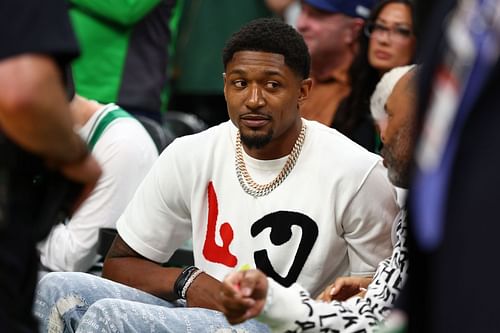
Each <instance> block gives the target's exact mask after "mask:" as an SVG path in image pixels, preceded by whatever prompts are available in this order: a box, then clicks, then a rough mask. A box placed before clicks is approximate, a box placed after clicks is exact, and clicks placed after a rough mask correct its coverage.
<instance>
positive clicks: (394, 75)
mask: <svg viewBox="0 0 500 333" xmlns="http://www.w3.org/2000/svg"><path fill="white" fill-rule="evenodd" d="M414 67H415V65H414V64H412V65H407V66H400V67H395V68H393V69H391V70H390V71H388V72H387V73H385V74H384V75H383V76H382V78H381V79H380V81H379V82H378V83H377V86H376V87H375V91H374V92H373V94H372V97H371V99H370V112H371V114H372V117H373V119H374V120H375V122H376V123H379V122H382V121H385V120H387V113H386V112H385V104H386V103H387V99H388V98H389V96H390V95H391V94H392V90H393V89H394V86H395V85H396V83H398V81H399V80H400V79H401V78H402V77H403V76H404V75H405V74H406V73H408V72H409V71H410V70H412V69H413V68H414Z"/></svg>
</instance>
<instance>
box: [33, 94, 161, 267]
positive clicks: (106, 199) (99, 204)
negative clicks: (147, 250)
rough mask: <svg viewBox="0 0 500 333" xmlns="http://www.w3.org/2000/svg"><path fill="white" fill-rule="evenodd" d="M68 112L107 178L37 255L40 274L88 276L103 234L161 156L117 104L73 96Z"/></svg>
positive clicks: (146, 134) (55, 231) (44, 244)
mask: <svg viewBox="0 0 500 333" xmlns="http://www.w3.org/2000/svg"><path fill="white" fill-rule="evenodd" d="M70 111H71V113H72V116H73V118H74V121H75V124H76V125H77V126H78V127H80V129H79V133H80V136H81V137H82V138H83V139H84V140H86V142H87V144H88V146H89V149H91V150H92V153H93V154H94V156H95V158H96V159H97V161H98V162H99V164H100V165H101V167H102V170H103V173H102V176H101V178H100V179H99V181H98V183H97V185H96V187H95V188H94V190H93V191H92V193H91V194H90V196H89V197H88V198H87V200H86V201H85V202H84V203H83V204H82V205H81V206H80V207H79V209H78V210H77V211H76V212H75V213H74V214H73V216H72V217H71V219H69V220H68V221H64V222H62V223H59V224H57V225H56V226H54V227H53V229H52V230H51V232H50V234H49V235H48V236H47V238H46V239H45V240H43V241H42V242H40V243H39V244H38V250H39V252H40V261H41V264H42V266H43V267H42V270H51V271H83V272H84V271H87V270H88V269H89V268H91V267H92V265H94V264H95V263H96V262H97V260H98V256H97V252H96V251H97V245H98V244H97V241H98V234H99V229H100V228H114V227H115V224H116V221H117V220H118V218H119V217H120V215H121V213H122V212H123V210H124V209H125V206H126V205H127V204H128V202H129V201H130V199H131V198H132V195H133V194H134V192H135V190H136V189H137V186H139V184H140V182H141V181H142V179H143V178H144V176H145V175H146V174H147V172H148V171H149V169H150V168H151V166H152V165H153V163H154V161H155V160H156V159H157V157H158V152H157V150H156V146H155V145H154V143H153V141H152V139H151V137H150V136H149V134H148V133H147V132H146V130H145V129H144V128H143V127H142V125H141V124H140V123H139V121H137V120H136V119H134V118H133V117H132V116H130V115H129V114H128V113H126V112H125V111H123V110H122V109H120V108H119V107H118V106H116V105H115V104H107V105H102V104H99V103H97V102H95V101H90V100H88V99H86V98H84V97H81V96H78V95H75V97H74V98H73V100H72V101H71V103H70ZM108 121H111V122H109V123H108ZM106 124H107V125H106Z"/></svg>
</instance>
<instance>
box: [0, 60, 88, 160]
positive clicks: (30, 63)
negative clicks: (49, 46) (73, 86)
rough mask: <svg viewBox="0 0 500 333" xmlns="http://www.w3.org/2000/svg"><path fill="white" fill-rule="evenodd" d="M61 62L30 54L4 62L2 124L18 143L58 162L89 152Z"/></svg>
mask: <svg viewBox="0 0 500 333" xmlns="http://www.w3.org/2000/svg"><path fill="white" fill-rule="evenodd" d="M61 76H62V75H61V73H60V71H59V68H58V67H57V64H56V63H55V62H54V61H53V60H52V59H51V58H49V57H46V56H42V55H36V54H30V55H23V56H16V57H12V58H7V59H5V60H2V61H0V126H1V128H2V130H3V131H4V132H5V133H6V134H7V136H8V137H9V138H11V139H12V140H13V141H14V142H16V143H17V144H19V145H20V146H21V147H23V148H24V149H26V150H28V151H31V152H33V153H35V154H37V155H40V156H41V157H43V158H45V159H46V160H47V161H48V162H49V163H52V164H54V165H63V164H71V163H77V162H79V161H81V160H83V159H84V158H85V156H86V155H87V154H88V151H87V148H86V144H85V142H83V140H81V138H80V137H79V136H78V135H77V134H76V133H75V131H74V129H73V121H72V119H71V114H70V112H69V110H68V102H67V100H66V95H65V90H64V87H63V84H62V80H61Z"/></svg>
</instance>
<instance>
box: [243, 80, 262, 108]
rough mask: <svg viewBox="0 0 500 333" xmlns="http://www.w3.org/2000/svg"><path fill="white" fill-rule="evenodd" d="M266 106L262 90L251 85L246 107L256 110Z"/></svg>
mask: <svg viewBox="0 0 500 333" xmlns="http://www.w3.org/2000/svg"><path fill="white" fill-rule="evenodd" d="M265 104H266V102H265V100H264V96H263V95H262V90H261V89H260V88H259V87H258V86H257V85H251V86H250V87H249V89H248V98H247V101H246V105H247V107H248V108H249V109H251V110H255V109H258V108H261V107H263V106H264V105H265Z"/></svg>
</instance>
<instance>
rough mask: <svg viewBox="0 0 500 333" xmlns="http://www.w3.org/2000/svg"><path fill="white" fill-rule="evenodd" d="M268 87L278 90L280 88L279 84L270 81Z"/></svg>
mask: <svg viewBox="0 0 500 333" xmlns="http://www.w3.org/2000/svg"><path fill="white" fill-rule="evenodd" d="M266 87H267V88H271V89H276V88H278V87H279V83H278V82H274V81H269V82H267V83H266Z"/></svg>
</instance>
